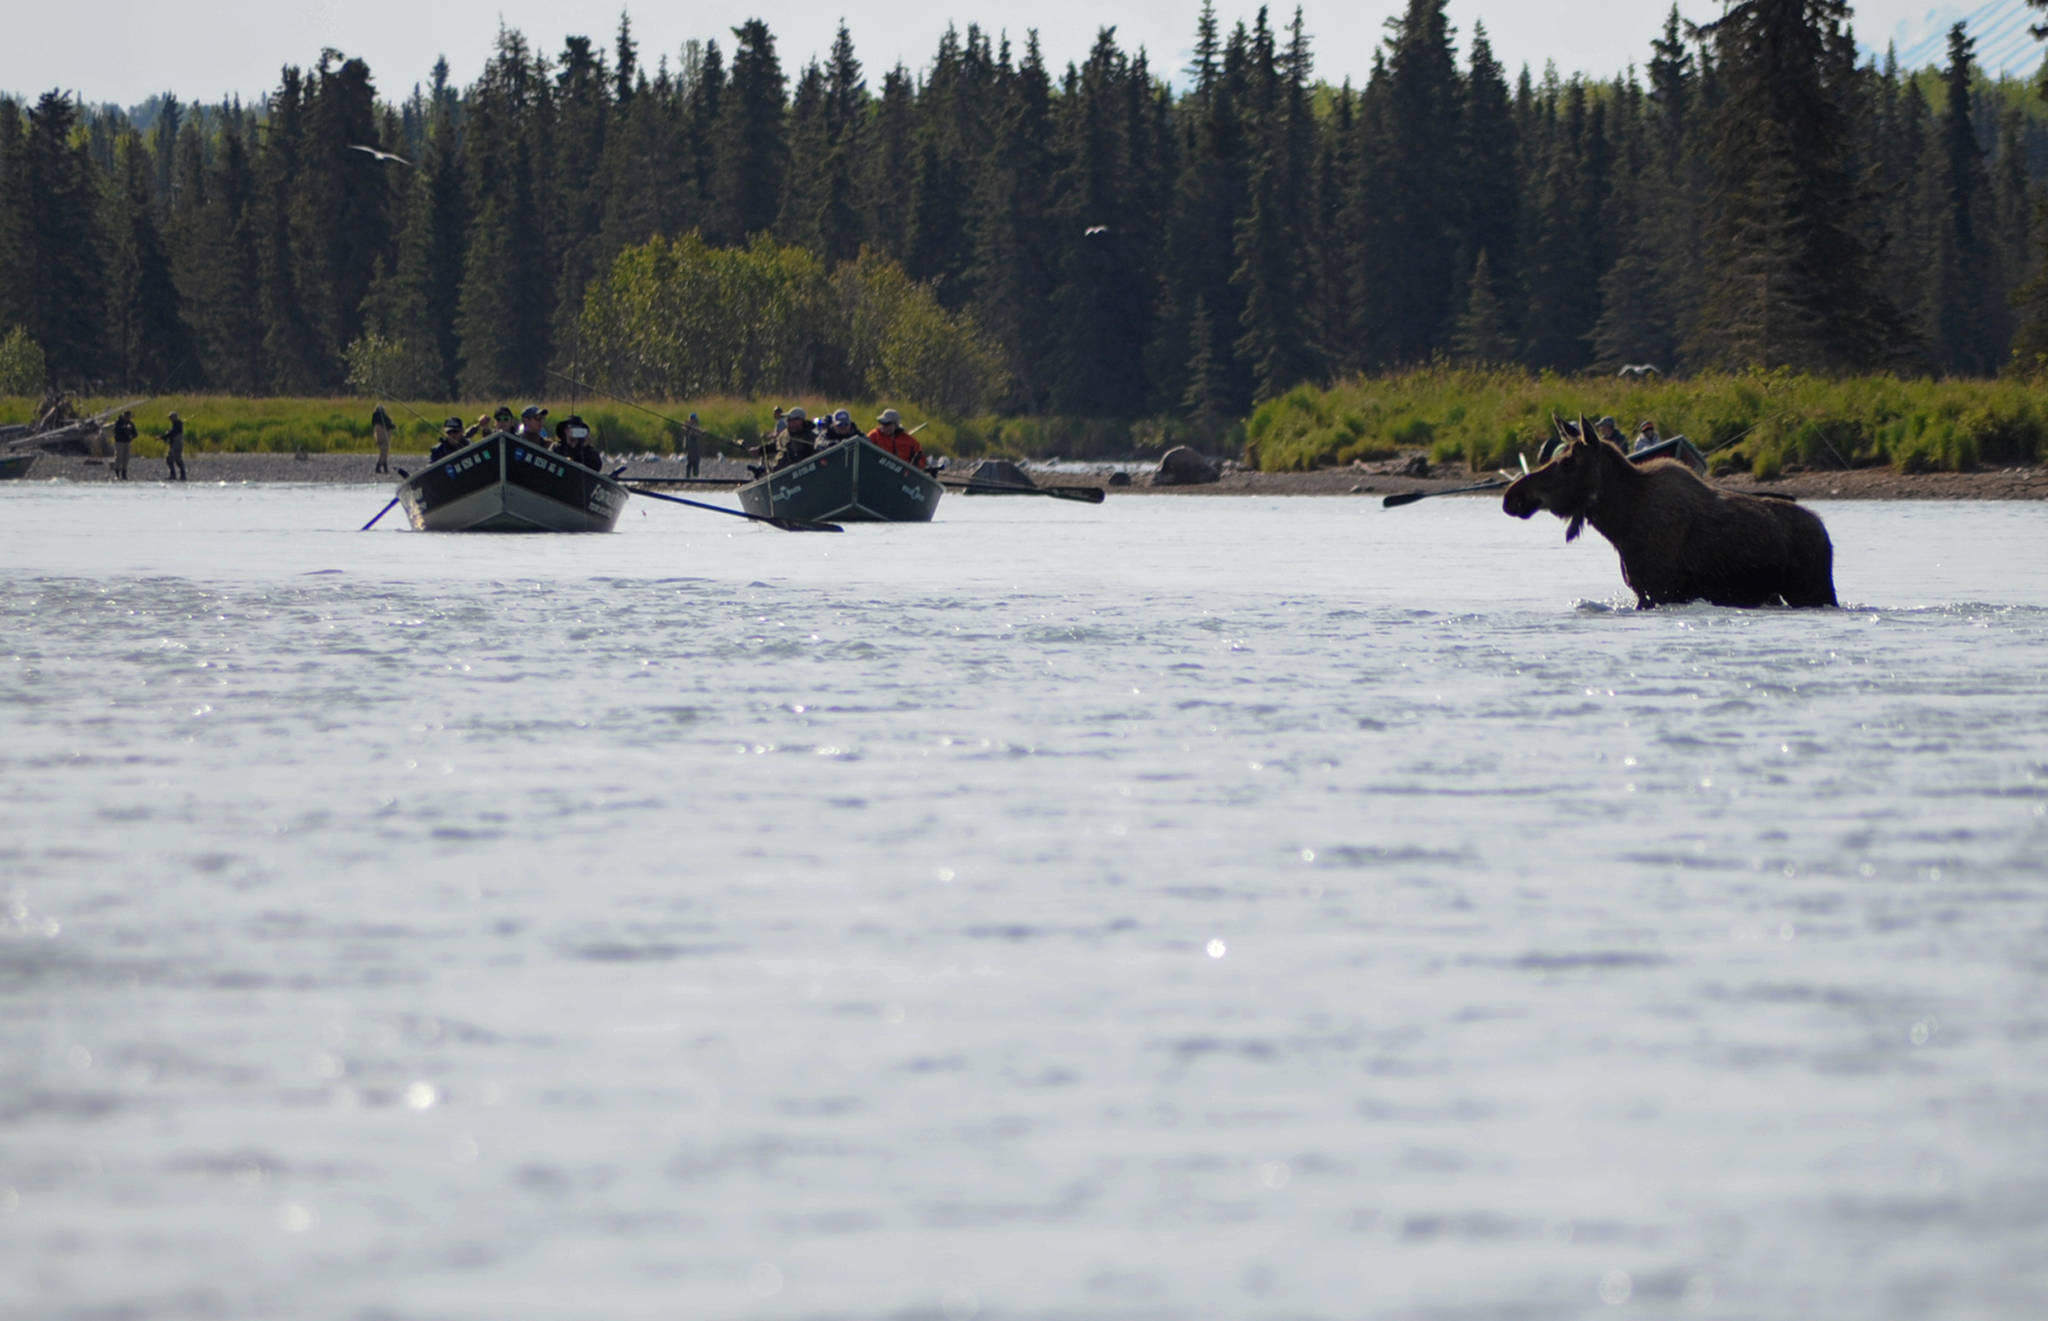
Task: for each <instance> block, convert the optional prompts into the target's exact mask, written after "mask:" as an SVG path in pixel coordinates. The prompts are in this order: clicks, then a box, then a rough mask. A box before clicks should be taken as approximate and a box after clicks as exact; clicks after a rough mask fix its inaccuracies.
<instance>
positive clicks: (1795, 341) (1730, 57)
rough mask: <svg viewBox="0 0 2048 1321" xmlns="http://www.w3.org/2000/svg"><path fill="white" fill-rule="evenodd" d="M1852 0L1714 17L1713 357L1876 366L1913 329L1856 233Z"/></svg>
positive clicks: (1750, 7) (1708, 316)
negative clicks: (1849, 101)
mask: <svg viewBox="0 0 2048 1321" xmlns="http://www.w3.org/2000/svg"><path fill="white" fill-rule="evenodd" d="M1847 18H1848V6H1847V4H1846V3H1844V0H1742V2H1741V3H1739V4H1736V5H1733V6H1732V7H1730V8H1729V10H1728V11H1727V13H1726V15H1725V16H1724V17H1722V18H1721V19H1720V20H1718V21H1717V22H1715V23H1713V24H1710V25H1708V27H1707V28H1705V29H1704V31H1707V32H1708V33H1710V34H1711V36H1712V38H1713V41H1714V48H1715V52H1716V55H1717V60H1718V66H1719V67H1718V73H1719V76H1720V77H1721V78H1722V79H1723V81H1724V83H1725V87H1724V89H1723V95H1722V97H1721V100H1720V102H1719V104H1718V105H1716V106H1715V107H1714V108H1713V109H1712V111H1711V112H1710V113H1711V115H1712V119H1713V130H1714V132H1713V139H1712V142H1711V168H1712V171H1713V175H1714V185H1715V191H1716V195H1717V196H1718V198H1719V199H1720V204H1719V205H1718V206H1717V207H1716V208H1715V212H1714V215H1713V218H1712V220H1711V228H1710V229H1709V231H1708V234H1707V251H1706V253H1705V257H1706V267H1707V272H1708V274H1707V284H1706V291H1705V298H1704V302H1703V307H1702V312H1701V316H1700V320H1699V324H1698V326H1697V328H1696V330H1695V338H1694V344H1695V348H1696V351H1697V353H1698V355H1699V356H1700V357H1701V358H1702V359H1704V360H1706V361H1709V362H1719V363H1724V364H1731V365H1739V364H1755V365H1761V366H1781V365H1782V366H1790V367H1795V368H1805V369H1820V370H1829V369H1843V368H1853V367H1869V366H1875V365H1877V364H1878V363H1880V362H1882V361H1885V360H1887V359H1889V358H1890V357H1892V356H1893V355H1894V354H1895V353H1896V352H1897V346H1898V345H1899V344H1900V343H1901V342H1902V341H1903V340H1904V339H1905V338H1906V336H1905V334H1904V332H1903V327H1902V326H1901V324H1900V322H1899V318H1898V315H1897V313H1896V312H1895V311H1894V310H1893V309H1892V308H1891V307H1890V305H1889V304H1888V303H1887V302H1886V301H1885V300H1884V298H1883V296H1882V295H1881V294H1880V293H1879V292H1878V289H1877V287H1876V278H1875V273H1874V271H1873V269H1872V262H1871V259H1870V254H1869V253H1868V251H1867V249H1866V248H1865V247H1864V245H1863V243H1862V241H1861V240H1860V238H1859V236H1858V235H1857V234H1856V233H1855V232H1854V229H1853V227H1852V226H1853V221H1852V217H1853V216H1854V215H1855V213H1856V206H1857V205H1858V203H1859V200H1860V199H1859V196H1858V190H1857V186H1856V183H1855V180H1854V179H1853V178H1852V177H1851V175H1850V172H1849V167H1848V164H1847V160H1846V156H1847V151H1848V147H1849V141H1848V132H1847V126H1846V124H1845V123H1844V116H1843V112H1842V105H1841V100H1840V98H1839V96H1838V90H1839V89H1837V88H1835V87H1831V86H1830V85H1829V83H1828V82H1827V74H1828V72H1829V69H1830V65H1829V61H1828V57H1829V51H1830V47H1831V45H1832V43H1833V42H1834V41H1835V39H1836V38H1837V37H1838V35H1839V30H1840V28H1841V26H1842V25H1843V24H1844V23H1846V21H1847Z"/></svg>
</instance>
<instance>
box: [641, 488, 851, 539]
mask: <svg viewBox="0 0 2048 1321" xmlns="http://www.w3.org/2000/svg"><path fill="white" fill-rule="evenodd" d="M633 494H635V495H644V496H646V497H647V498H648V499H649V500H666V501H668V502H669V503H670V504H672V505H688V506H689V507H690V508H692V509H708V510H710V511H711V512H712V513H714V514H731V515H732V516H733V517H734V518H751V519H753V520H754V521H755V522H756V523H769V524H773V525H774V526H776V527H779V528H781V529H782V530H783V531H784V532H844V531H845V530H846V529H845V528H842V527H840V526H839V525H838V524H837V523H809V522H805V521H804V520H803V519H801V518H771V517H769V516H768V515H766V514H750V513H748V512H747V511H746V510H744V509H727V508H726V507H725V506H724V505H707V504H705V503H704V502H703V501H702V500H685V499H683V498H682V497H681V496H679V495H663V494H662V493H661V492H659V491H643V490H640V489H638V488H637V487H635V488H634V490H633Z"/></svg>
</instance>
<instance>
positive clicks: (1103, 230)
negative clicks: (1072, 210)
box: [1081, 225, 1109, 239]
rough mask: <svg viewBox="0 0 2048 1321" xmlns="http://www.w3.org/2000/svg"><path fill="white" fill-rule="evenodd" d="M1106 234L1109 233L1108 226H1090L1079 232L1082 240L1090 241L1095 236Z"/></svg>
mask: <svg viewBox="0 0 2048 1321" xmlns="http://www.w3.org/2000/svg"><path fill="white" fill-rule="evenodd" d="M1107 233H1109V226H1108V225H1090V226H1088V228H1086V229H1084V230H1082V231H1081V234H1082V236H1083V237H1084V238H1091V239H1092V238H1094V237H1095V236H1096V235H1097V234H1107Z"/></svg>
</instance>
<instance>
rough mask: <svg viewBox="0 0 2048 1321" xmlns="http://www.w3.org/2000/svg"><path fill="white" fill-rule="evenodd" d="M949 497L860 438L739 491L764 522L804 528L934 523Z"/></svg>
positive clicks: (932, 481) (921, 473)
mask: <svg viewBox="0 0 2048 1321" xmlns="http://www.w3.org/2000/svg"><path fill="white" fill-rule="evenodd" d="M944 493H945V489H944V488H943V487H941V486H940V485H939V483H938V480H937V479H936V478H934V477H933V476H932V475H931V474H930V473H927V472H925V471H923V470H922V469H919V468H917V467H916V466H914V465H912V464H908V463H905V462H904V461H903V460H902V459H899V458H897V457H896V456H895V455H893V454H891V453H889V451H887V450H885V449H883V448H882V447H881V446H879V445H877V444H875V443H874V442H873V441H871V440H869V439H867V438H866V437H865V436H856V437H854V438H852V439H849V440H842V441H840V442H839V443H838V444H836V445H834V446H832V447H831V448H829V449H823V450H819V451H818V452H817V453H816V454H813V455H812V456H811V457H810V458H808V459H805V460H803V461H802V462H800V463H793V464H791V465H790V466H789V467H787V468H780V469H777V470H776V471H774V472H771V473H768V474H767V475H765V476H762V477H757V478H755V479H754V480H753V481H751V482H748V483H747V484H746V485H744V486H742V487H740V489H739V498H740V506H741V508H743V509H745V510H746V511H747V512H748V513H750V514H754V515H756V516H758V517H761V518H786V519H796V520H800V521H804V522H811V523H823V522H828V521H829V522H842V523H929V522H931V519H932V514H933V513H935V512H936V511H937V510H938V507H939V497H940V496H941V495H943V494H944Z"/></svg>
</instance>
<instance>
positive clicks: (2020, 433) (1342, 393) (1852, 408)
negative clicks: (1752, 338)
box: [1246, 367, 2048, 477]
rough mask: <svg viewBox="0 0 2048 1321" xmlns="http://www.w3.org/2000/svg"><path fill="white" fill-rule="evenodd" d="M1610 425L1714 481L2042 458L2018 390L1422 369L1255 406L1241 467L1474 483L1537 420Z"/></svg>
mask: <svg viewBox="0 0 2048 1321" xmlns="http://www.w3.org/2000/svg"><path fill="white" fill-rule="evenodd" d="M1581 413H1584V414H1585V415H1586V416H1588V417H1591V418H1596V419H1597V418H1599V417H1602V416H1605V415H1612V416H1613V417H1614V418H1615V419H1616V420H1617V421H1618V422H1619V423H1620V424H1621V428H1622V431H1623V432H1624V433H1630V434H1632V433H1633V432H1634V430H1635V428H1636V425H1637V423H1639V422H1640V421H1641V420H1643V419H1644V418H1654V419H1655V420H1656V422H1657V426H1658V430H1659V431H1660V432H1661V433H1662V434H1663V435H1665V436H1667V437H1668V436H1674V435H1685V436H1689V437H1691V439H1692V440H1693V442H1694V443H1695V444H1697V445H1699V447H1700V448H1701V449H1703V450H1706V451H1708V452H1709V454H1710V455H1711V458H1710V460H1709V461H1710V463H1711V464H1712V466H1713V468H1714V470H1715V471H1716V472H1717V473H1719V472H1733V471H1748V472H1752V473H1755V474H1756V475H1758V476H1763V477H1770V476H1776V475H1777V474H1778V473H1780V472H1782V471H1784V470H1785V469H1787V468H1791V467H1794V466H1800V467H1807V468H1845V467H1875V466H1880V465H1889V466H1890V467H1892V468H1894V469H1896V470H1898V471H1900V472H1933V471H1967V470H1968V469H1971V468H1974V467H1977V466H1980V465H1992V466H1998V465H2013V464H2033V463H2039V462H2041V461H2042V460H2043V459H2048V396H2044V394H2043V391H2042V389H2041V387H2040V386H2039V385H2037V384H2035V383H2032V382H2029V381H2026V380H2021V379H1999V380H1944V381H1936V380H1927V379H1919V380H1910V379H1902V378H1899V377H1895V376H1858V377H1841V378H1836V377H1823V376H1804V375H1798V374H1795V373H1791V372H1784V371H1778V372H1750V373H1744V374H1725V375H1710V376H1697V377H1688V378H1685V379H1681V380H1666V379H1663V378H1658V379H1656V380H1653V381H1651V382H1633V381H1622V380H1618V379H1616V378H1614V377H1610V376H1578V377H1563V376H1556V375H1549V374H1545V375H1542V376H1531V375H1528V374H1527V373H1525V372H1520V371H1514V370H1489V369H1479V368H1449V367H1433V368H1427V369H1421V370H1416V371H1411V372H1404V373H1400V374H1398V375H1392V376H1381V377H1368V378H1363V379H1359V380H1353V381H1347V382H1344V383H1342V384H1339V385H1336V386H1333V387H1331V388H1329V389H1315V388H1312V387H1308V386H1303V387H1299V388H1297V389H1294V390H1291V391H1289V392H1288V393H1287V394H1284V395H1282V396H1280V397H1279V398H1277V399H1272V400H1269V401H1267V402H1266V403H1264V404H1261V405H1260V406H1259V408H1258V409H1257V411H1256V412H1254V413H1253V415H1252V417H1251V420H1250V422H1249V424H1248V425H1247V427H1246V453H1247V457H1248V459H1250V460H1251V461H1253V462H1254V463H1255V464H1256V465H1257V466H1258V467H1260V468H1262V469H1265V470H1266V471H1269V472H1297V471H1306V470H1308V469H1312V468H1321V467H1329V466H1332V465H1342V464H1347V463H1350V462H1351V461H1352V460H1354V459H1365V460H1371V459H1379V458H1389V457H1392V456H1393V455H1394V454H1396V453H1398V452H1399V451H1400V450H1402V449H1405V448H1418V447H1419V448H1423V449H1426V450H1427V451H1428V452H1429V454H1430V457H1431V459H1432V460H1434V461H1435V462H1438V463H1456V462H1463V463H1464V464H1465V465H1466V466H1467V467H1469V468H1471V469H1472V470H1473V471H1475V472H1485V471H1490V470H1492V469H1494V468H1499V467H1513V466H1514V464H1515V456H1516V455H1517V454H1518V453H1520V454H1529V455H1531V456H1532V457H1533V455H1534V452H1535V450H1536V448H1537V446H1538V445H1540V444H1541V443H1542V441H1543V439H1544V438H1545V437H1547V436H1549V435H1550V434H1551V431H1552V422H1551V419H1552V417H1553V416H1558V417H1567V418H1571V417H1577V416H1578V415H1579V414H1581Z"/></svg>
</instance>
